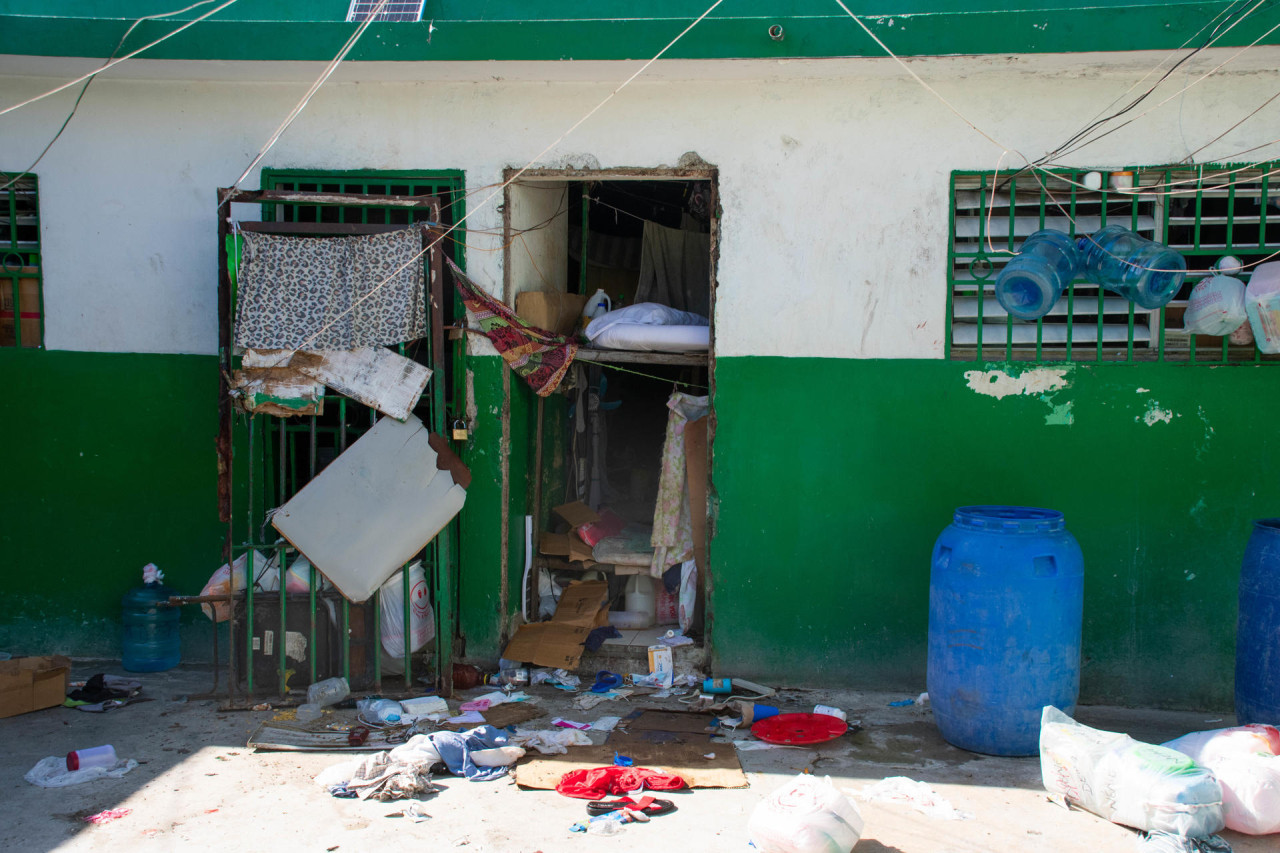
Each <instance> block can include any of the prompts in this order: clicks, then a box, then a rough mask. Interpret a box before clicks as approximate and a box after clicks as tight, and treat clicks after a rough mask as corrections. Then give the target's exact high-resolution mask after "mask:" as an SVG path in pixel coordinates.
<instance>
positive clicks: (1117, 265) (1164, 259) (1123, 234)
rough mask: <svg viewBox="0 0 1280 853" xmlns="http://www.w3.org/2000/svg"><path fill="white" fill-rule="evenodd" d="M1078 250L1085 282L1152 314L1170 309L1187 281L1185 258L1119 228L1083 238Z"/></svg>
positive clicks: (1116, 226)
mask: <svg viewBox="0 0 1280 853" xmlns="http://www.w3.org/2000/svg"><path fill="white" fill-rule="evenodd" d="M1076 246H1077V248H1079V250H1080V255H1081V261H1082V262H1081V273H1082V274H1083V275H1084V277H1085V278H1087V279H1088V280H1089V281H1091V282H1093V283H1094V284H1097V285H1101V286H1102V287H1105V288H1106V289H1107V290H1110V291H1111V292H1113V293H1118V294H1120V295H1121V296H1123V297H1124V298H1125V299H1128V300H1130V301H1131V302H1134V303H1136V304H1137V305H1139V306H1141V307H1142V308H1146V309H1148V310H1152V309H1155V308H1163V307H1164V306H1165V305H1167V304H1168V303H1169V300H1170V299H1173V297H1174V296H1175V295H1176V294H1177V292H1178V289H1179V288H1180V287H1182V281H1183V279H1185V278H1186V277H1187V261H1186V259H1185V258H1183V257H1182V255H1180V254H1178V253H1177V252H1175V251H1174V250H1173V249H1170V248H1169V247H1168V246H1163V245H1161V244H1160V243H1153V242H1152V241H1150V240H1148V239H1147V238H1146V237H1143V236H1142V235H1141V234H1135V233H1134V232H1132V231H1130V230H1129V229H1128V228H1122V227H1120V226H1119V225H1108V226H1107V227H1106V228H1103V229H1102V230H1101V231H1099V232H1097V233H1096V234H1094V235H1093V236H1092V237H1081V238H1080V239H1079V240H1077V241H1076Z"/></svg>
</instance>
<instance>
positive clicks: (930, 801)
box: [851, 776, 973, 820]
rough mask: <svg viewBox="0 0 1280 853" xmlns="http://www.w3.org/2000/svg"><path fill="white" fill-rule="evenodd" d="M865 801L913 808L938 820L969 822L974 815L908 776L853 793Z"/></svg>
mask: <svg viewBox="0 0 1280 853" xmlns="http://www.w3.org/2000/svg"><path fill="white" fill-rule="evenodd" d="M851 793H853V795H854V796H855V797H857V798H858V799H861V800H864V801H868V802H869V801H871V800H882V801H885V802H890V803H901V804H902V805H905V806H911V807H912V808H913V809H915V810H916V811H918V812H920V813H921V814H924V815H928V816H929V817H932V818H936V819H938V820H969V819H970V818H972V817H973V815H971V814H969V813H968V812H962V811H959V810H958V809H956V808H955V807H954V806H952V805H951V803H950V802H948V801H947V799H946V797H943V796H941V795H940V794H938V793H937V792H936V791H934V790H933V788H930V787H929V786H928V785H927V784H926V783H924V782H918V781H916V780H915V779H908V778H907V777H906V776H889V777H887V778H884V779H881V780H880V781H879V782H876V783H875V784H874V785H868V786H867V787H866V788H863V789H862V790H861V791H853V792H851Z"/></svg>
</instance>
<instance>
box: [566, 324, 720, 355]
mask: <svg viewBox="0 0 1280 853" xmlns="http://www.w3.org/2000/svg"><path fill="white" fill-rule="evenodd" d="M591 344H592V346H596V347H600V348H602V349H627V350H646V351H651V352H706V351H707V350H709V349H710V348H711V329H710V327H708V326H650V325H648V324H644V323H615V324H614V325H612V326H610V327H609V328H607V329H605V330H604V331H603V332H601V333H600V334H598V335H597V336H596V337H595V338H594V339H593V340H592V341H591Z"/></svg>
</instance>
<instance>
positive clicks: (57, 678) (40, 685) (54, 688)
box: [0, 655, 71, 718]
mask: <svg viewBox="0 0 1280 853" xmlns="http://www.w3.org/2000/svg"><path fill="white" fill-rule="evenodd" d="M70 680H71V659H70V658H65V657H63V656H62V655H46V656H43V657H26V658H14V659H13V660H7V661H0V718H3V717H15V716H17V715H18V714H26V713H28V712H29V711H39V710H40V709H41V708H52V707H54V706H55V705H61V704H62V703H63V702H64V701H65V700H66V698H67V686H68V683H69V682H70Z"/></svg>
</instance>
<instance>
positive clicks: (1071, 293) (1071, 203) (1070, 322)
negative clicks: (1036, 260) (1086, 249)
mask: <svg viewBox="0 0 1280 853" xmlns="http://www.w3.org/2000/svg"><path fill="white" fill-rule="evenodd" d="M1067 206H1068V209H1069V210H1070V213H1069V219H1070V220H1071V224H1070V225H1069V226H1068V232H1067V233H1068V234H1069V235H1070V236H1071V238H1072V239H1075V237H1076V188H1075V187H1072V188H1071V195H1070V198H1069V199H1068V201H1067ZM1075 312H1076V280H1075V279H1074V278H1073V279H1072V280H1071V283H1070V284H1069V285H1067V361H1071V360H1072V358H1071V351H1072V348H1073V340H1074V338H1075V328H1076V313H1075Z"/></svg>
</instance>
